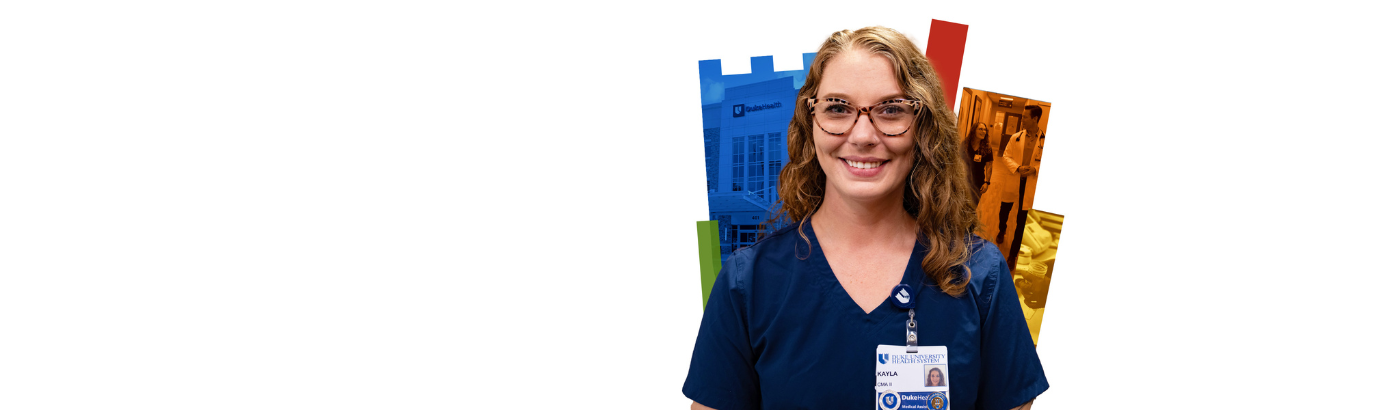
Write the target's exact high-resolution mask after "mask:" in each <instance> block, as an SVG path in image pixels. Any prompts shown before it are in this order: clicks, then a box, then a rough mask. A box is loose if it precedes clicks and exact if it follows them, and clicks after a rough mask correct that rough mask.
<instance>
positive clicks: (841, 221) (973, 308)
mask: <svg viewBox="0 0 1380 410" xmlns="http://www.w3.org/2000/svg"><path fill="white" fill-rule="evenodd" d="M862 117H866V119H863V118H862ZM787 149H788V153H789V158H790V162H789V163H788V164H786V165H785V166H784V167H783V169H782V171H781V177H780V188H779V189H780V194H781V195H780V198H781V200H780V206H781V208H780V209H781V212H780V214H779V215H777V218H778V219H779V218H783V217H785V218H789V219H790V220H792V221H799V222H797V223H795V224H793V225H791V226H790V227H788V228H786V229H782V230H780V231H777V232H775V233H773V234H771V235H767V236H766V237H765V238H763V239H761V240H759V241H758V242H757V243H756V244H754V245H752V246H750V247H746V248H742V249H739V250H738V251H736V252H734V254H733V256H731V257H729V258H728V260H727V261H726V262H725V263H724V267H723V271H721V272H720V273H719V276H718V279H717V280H716V281H715V283H714V287H713V289H712V290H711V292H710V297H709V301H708V304H707V306H706V307H705V312H704V318H703V320H702V321H701V323H700V332H699V337H698V338H697V339H696V341H695V350H694V354H693V357H692V359H691V362H690V372H689V376H688V377H687V378H686V381H685V386H684V388H683V389H682V390H683V392H684V393H685V395H686V396H687V397H689V398H690V399H692V400H694V403H693V404H692V405H691V408H692V409H704V408H714V409H720V410H732V409H759V408H760V409H774V408H821V409H826V408H827V409H835V408H863V407H870V406H874V405H875V404H876V403H877V402H878V401H877V400H878V397H879V394H878V393H879V391H880V390H876V389H875V388H876V386H877V385H878V384H879V383H880V381H879V378H880V377H882V373H886V372H881V371H877V366H878V363H879V362H880V363H882V364H885V363H886V361H885V357H886V356H885V355H878V354H874V353H876V352H877V351H879V350H880V349H882V347H881V345H888V346H897V345H904V344H905V342H906V339H907V335H906V334H905V332H906V328H907V326H908V324H909V323H908V317H909V314H910V313H911V312H913V313H914V315H915V321H916V322H917V323H918V325H917V327H918V330H919V331H918V335H917V339H918V343H917V344H918V346H922V347H927V348H928V347H937V346H943V347H944V348H945V349H947V355H946V356H947V358H946V360H947V365H948V366H949V367H948V369H949V375H948V376H949V380H948V384H949V389H950V390H949V392H948V395H949V397H950V399H949V400H951V403H952V406H951V408H954V409H974V408H980V409H1000V410H1006V409H1011V408H1017V407H1021V406H1022V403H1028V402H1030V401H1031V400H1033V399H1034V398H1035V396H1036V395H1038V394H1039V393H1041V392H1043V391H1044V390H1045V389H1047V388H1048V383H1047V382H1046V381H1045V378H1044V371H1043V369H1042V368H1041V366H1040V362H1039V358H1038V357H1036V356H1035V350H1034V344H1033V342H1031V339H1030V332H1029V331H1028V330H1027V328H1026V326H1025V320H1024V315H1023V314H1022V312H1021V309H1020V307H1019V305H1018V303H1019V301H1018V300H1017V299H1016V293H1015V289H1014V288H1013V286H1012V284H1011V278H1010V274H1009V273H1008V271H1007V269H1006V266H1005V264H1004V262H1003V260H1002V257H1001V254H1000V253H999V252H997V250H996V249H995V247H994V246H992V245H991V244H990V243H987V242H985V241H982V240H980V239H977V238H976V237H975V236H973V235H972V232H973V230H974V229H975V228H976V226H977V217H976V215H975V213H974V210H973V201H972V196H971V192H972V188H971V187H970V186H969V185H968V184H969V180H968V168H967V166H965V164H966V163H965V158H964V155H965V153H964V150H963V148H962V141H961V140H960V137H959V136H958V132H957V129H956V126H955V119H954V115H953V112H951V111H950V110H948V109H947V108H946V106H945V104H944V99H943V93H942V90H941V89H940V85H939V80H938V77H937V76H936V75H935V73H934V69H933V68H932V67H931V66H930V64H929V62H928V61H927V60H925V58H924V57H923V56H922V55H921V54H920V50H919V49H917V48H916V47H915V45H914V44H912V43H911V42H910V41H909V40H908V39H906V37H905V36H904V35H902V34H900V33H898V32H896V31H893V30H890V29H886V28H879V27H869V28H864V29H861V30H857V31H847V30H845V31H840V32H837V33H834V34H833V35H832V36H830V37H829V39H828V40H826V41H825V42H824V44H823V45H822V46H821V47H820V50H819V52H818V53H817V54H816V56H815V60H814V62H813V63H812V64H811V67H810V69H809V73H808V74H807V76H806V78H805V84H804V86H803V87H802V88H801V89H800V95H799V98H798V99H797V101H796V104H795V116H794V118H793V119H792V120H791V123H790V125H789V129H788V130H787ZM900 284H906V285H908V286H910V287H911V290H912V291H913V292H914V293H913V294H911V293H907V294H905V296H904V297H901V296H900V295H901V293H893V290H894V289H899V288H900V287H899V286H898V285H900ZM893 295H895V296H896V297H893ZM888 299H892V300H897V301H900V300H901V299H904V301H905V302H913V303H914V304H915V306H914V307H913V310H911V309H907V308H903V307H901V306H900V305H898V304H893V303H891V302H888ZM898 303H899V302H898ZM893 364H895V363H893ZM922 372H923V371H922ZM921 374H923V373H921ZM911 377H913V376H911ZM921 377H923V376H921ZM919 381H920V380H916V382H919Z"/></svg>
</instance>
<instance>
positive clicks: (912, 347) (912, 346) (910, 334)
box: [906, 309, 920, 353]
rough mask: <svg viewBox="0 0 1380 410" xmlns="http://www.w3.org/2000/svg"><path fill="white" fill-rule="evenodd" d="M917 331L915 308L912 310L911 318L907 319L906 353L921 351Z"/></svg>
mask: <svg viewBox="0 0 1380 410" xmlns="http://www.w3.org/2000/svg"><path fill="white" fill-rule="evenodd" d="M917 339H918V338H917V337H916V333H915V309H911V310H910V320H907V321H906V353H917V352H919V351H920V349H919V348H917V347H916V343H917V342H919V340H917Z"/></svg>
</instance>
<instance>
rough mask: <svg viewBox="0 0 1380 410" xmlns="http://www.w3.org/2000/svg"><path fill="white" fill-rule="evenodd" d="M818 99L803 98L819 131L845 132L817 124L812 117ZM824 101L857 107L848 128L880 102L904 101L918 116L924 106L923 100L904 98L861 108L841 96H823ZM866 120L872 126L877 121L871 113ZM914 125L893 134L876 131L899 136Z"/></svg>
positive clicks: (815, 119) (836, 134)
mask: <svg viewBox="0 0 1380 410" xmlns="http://www.w3.org/2000/svg"><path fill="white" fill-rule="evenodd" d="M819 101H820V99H819V98H818V97H816V98H808V99H806V100H805V104H806V106H807V107H809V108H810V118H811V119H813V120H814V123H815V126H816V127H819V130H820V131H824V133H825V134H829V135H833V136H840V135H843V134H847V133H846V132H840V133H833V132H830V131H829V130H826V129H824V126H822V125H819V118H814V117H815V114H817V113H816V112H815V104H816V103H818V102H819ZM824 101H837V102H841V103H843V104H844V105H847V106H849V107H853V108H854V109H857V110H858V113H857V115H854V116H853V124H851V125H849V126H848V128H850V129H851V128H853V126H856V125H858V118H862V115H863V114H869V111H871V110H872V109H873V108H877V106H879V105H882V104H889V103H894V102H901V103H905V104H907V105H910V106H911V108H914V109H915V116H916V117H919V116H920V109H921V108H923V107H924V106H925V103H923V102H920V101H917V100H909V99H905V98H892V99H890V100H886V101H882V102H879V103H876V104H872V105H869V106H866V107H861V108H859V107H857V106H854V105H853V103H850V102H848V100H845V99H842V98H833V97H830V98H825V99H824ZM867 122H870V123H872V127H874V128H875V127H876V126H877V122H876V121H873V120H872V115H870V114H869V115H868V116H867ZM914 126H915V123H914V122H912V123H911V124H910V125H909V126H907V127H906V129H905V131H901V132H898V133H895V134H888V133H886V132H884V131H882V130H881V129H878V130H877V132H880V133H882V135H885V136H888V137H899V136H901V134H905V133H906V132H908V131H910V129H911V127H914Z"/></svg>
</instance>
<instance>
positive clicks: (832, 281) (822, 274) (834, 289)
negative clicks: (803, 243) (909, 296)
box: [801, 219, 925, 321]
mask: <svg viewBox="0 0 1380 410" xmlns="http://www.w3.org/2000/svg"><path fill="white" fill-rule="evenodd" d="M811 222H812V221H811V220H810V219H806V220H805V221H804V222H801V224H802V225H803V227H804V231H805V237H806V238H808V239H809V241H810V253H811V255H810V257H808V258H807V260H808V261H810V263H812V264H814V268H815V269H814V270H815V272H816V273H817V274H818V275H819V279H820V280H822V281H823V283H824V286H823V288H824V289H823V291H824V293H825V294H826V296H827V297H828V298H830V299H834V300H835V301H836V302H838V303H841V304H844V305H845V306H850V307H852V308H851V309H849V308H845V309H844V310H845V311H848V312H851V313H852V314H856V315H858V316H861V317H863V318H865V319H867V320H869V321H872V320H878V319H877V318H879V317H882V316H885V315H886V313H879V312H899V311H901V308H898V307H896V306H895V305H892V304H891V297H890V296H888V297H887V298H886V299H883V300H882V303H881V304H880V305H877V306H876V307H874V308H872V311H871V312H866V311H864V310H863V307H862V305H859V304H858V303H857V302H855V301H854V300H853V297H852V296H850V295H849V294H848V290H846V289H844V288H843V284H842V283H839V279H838V277H837V276H835V275H834V268H832V267H830V266H829V259H828V258H827V257H826V256H825V255H824V248H823V247H822V246H820V244H819V237H818V236H815V227H814V224H813V223H811ZM814 255H819V258H818V259H816V258H815V257H814ZM924 258H925V248H924V247H922V246H920V241H919V240H918V239H917V240H916V241H915V245H914V247H912V248H911V251H910V259H909V260H908V261H906V270H905V272H904V273H903V274H902V276H901V282H900V283H897V284H893V285H892V287H895V286H896V285H899V284H901V283H905V284H909V285H910V286H911V289H914V291H915V292H916V295H915V297H919V292H920V289H921V288H922V287H923V286H924V285H925V283H924V282H925V279H924V277H925V275H921V274H919V272H920V271H921V269H922V268H921V266H920V264H921V262H922V261H923V260H924Z"/></svg>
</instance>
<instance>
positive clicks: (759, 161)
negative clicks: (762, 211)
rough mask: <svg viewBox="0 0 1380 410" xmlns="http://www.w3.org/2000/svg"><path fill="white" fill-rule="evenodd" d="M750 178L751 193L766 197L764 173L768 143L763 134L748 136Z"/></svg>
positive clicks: (748, 181)
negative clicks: (763, 138)
mask: <svg viewBox="0 0 1380 410" xmlns="http://www.w3.org/2000/svg"><path fill="white" fill-rule="evenodd" d="M747 143H748V154H749V155H748V163H747V169H748V179H747V190H748V191H749V193H752V194H754V195H757V196H759V197H762V198H764V199H765V198H766V196H767V195H766V191H765V188H766V185H765V181H766V180H765V178H764V176H765V175H764V174H765V173H766V164H765V161H766V152H765V151H766V143H765V141H763V140H762V134H757V135H749V136H748V141H747Z"/></svg>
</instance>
